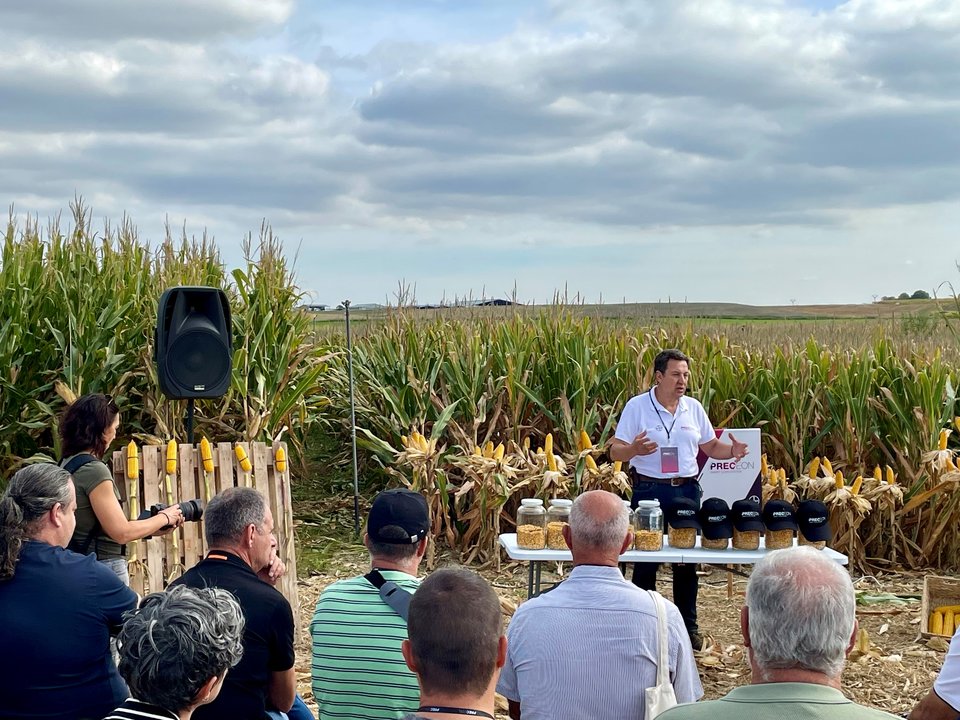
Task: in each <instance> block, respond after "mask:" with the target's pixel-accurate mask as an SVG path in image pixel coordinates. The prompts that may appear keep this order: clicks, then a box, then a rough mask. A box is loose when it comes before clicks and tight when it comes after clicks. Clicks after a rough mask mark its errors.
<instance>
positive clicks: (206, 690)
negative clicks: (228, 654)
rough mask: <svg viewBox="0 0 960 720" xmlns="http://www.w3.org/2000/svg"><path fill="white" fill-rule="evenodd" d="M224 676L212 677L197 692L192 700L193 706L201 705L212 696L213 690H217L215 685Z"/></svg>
mask: <svg viewBox="0 0 960 720" xmlns="http://www.w3.org/2000/svg"><path fill="white" fill-rule="evenodd" d="M225 675H226V673H224V675H214V676H213V677H211V678H210V679H209V680H207V681H206V682H205V683H204V684H203V685H202V686H201V687H200V689H199V690H198V691H197V694H196V696H195V697H194V698H193V704H194V705H195V706H198V705H203V704H204V703H205V702H207V701H208V700H209V698H210V695H211V694H213V692H214V690H216V689H217V685H218V684H219V683H220V681H221V680H223V678H224V676H225Z"/></svg>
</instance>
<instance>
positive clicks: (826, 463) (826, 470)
mask: <svg viewBox="0 0 960 720" xmlns="http://www.w3.org/2000/svg"><path fill="white" fill-rule="evenodd" d="M821 464H822V465H823V474H824V475H827V476H830V475H833V465H831V464H830V460H829V458H824V459H823V460H822V461H821Z"/></svg>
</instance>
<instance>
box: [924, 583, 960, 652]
mask: <svg viewBox="0 0 960 720" xmlns="http://www.w3.org/2000/svg"><path fill="white" fill-rule="evenodd" d="M958 626H960V578H951V577H938V576H936V575H927V576H926V577H925V578H924V579H923V599H922V600H921V602H920V634H921V635H922V636H923V637H925V638H930V637H937V636H940V637H952V636H953V634H954V632H956V630H957V627H958Z"/></svg>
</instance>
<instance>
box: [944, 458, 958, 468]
mask: <svg viewBox="0 0 960 720" xmlns="http://www.w3.org/2000/svg"><path fill="white" fill-rule="evenodd" d="M944 465H945V466H946V468H947V470H950V471H951V472H954V471H956V469H957V464H956V463H955V462H954V461H953V457H952V456H950V455H948V456H947V461H946V462H945V463H944Z"/></svg>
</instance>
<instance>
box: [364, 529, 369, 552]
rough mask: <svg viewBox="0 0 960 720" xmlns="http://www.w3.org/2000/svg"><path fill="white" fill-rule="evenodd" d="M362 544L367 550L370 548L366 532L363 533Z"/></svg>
mask: <svg viewBox="0 0 960 720" xmlns="http://www.w3.org/2000/svg"><path fill="white" fill-rule="evenodd" d="M363 546H364V547H365V548H366V549H367V550H369V549H370V536H369V535H367V533H364V534H363Z"/></svg>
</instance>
